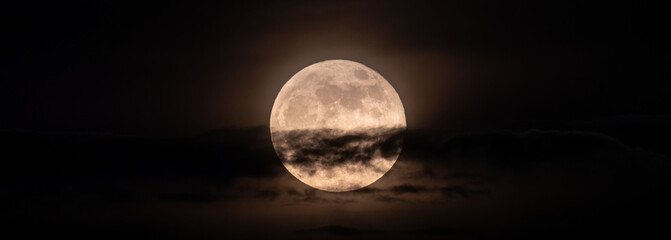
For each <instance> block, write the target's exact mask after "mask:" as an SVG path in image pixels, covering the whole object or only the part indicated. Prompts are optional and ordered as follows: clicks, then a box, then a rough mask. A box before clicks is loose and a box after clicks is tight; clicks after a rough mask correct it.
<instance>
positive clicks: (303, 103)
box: [270, 60, 406, 192]
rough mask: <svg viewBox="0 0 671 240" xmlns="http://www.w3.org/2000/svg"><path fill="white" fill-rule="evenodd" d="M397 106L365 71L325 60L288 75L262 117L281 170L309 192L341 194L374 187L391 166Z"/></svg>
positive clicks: (399, 117)
mask: <svg viewBox="0 0 671 240" xmlns="http://www.w3.org/2000/svg"><path fill="white" fill-rule="evenodd" d="M405 128H406V122H405V111H404V109H403V104H402V103H401V99H400V98H399V96H398V94H397V93H396V91H395V90H394V88H393V87H392V86H391V85H390V84H389V82H387V80H385V79H384V78H383V77H382V75H380V74H379V73H377V72H376V71H374V70H373V69H371V68H369V67H367V66H365V65H363V64H360V63H357V62H353V61H348V60H327V61H323V62H318V63H315V64H312V65H310V66H308V67H306V68H304V69H302V70H301V71H299V72H298V73H296V74H295V75H294V76H293V77H291V79H289V81H287V83H286V84H285V85H284V86H283V87H282V89H281V90H280V92H279V94H278V95H277V98H276V99H275V102H274V104H273V109H272V112H271V114H270V132H271V138H272V142H273V146H274V148H275V151H276V152H277V154H278V156H279V157H280V159H281V160H282V163H283V164H284V166H285V167H286V169H287V170H288V171H289V172H290V173H291V174H292V175H293V176H295V177H296V178H298V179H299V180H300V181H302V182H303V183H305V184H307V185H310V186H312V187H314V188H317V189H320V190H324V191H330V192H344V191H352V190H356V189H360V188H363V187H366V186H368V185H370V184H372V183H373V182H375V181H377V180H378V179H380V178H381V177H382V176H383V175H384V174H385V173H386V172H387V171H389V169H391V167H392V166H393V165H394V163H395V162H396V159H397V158H398V156H399V154H400V152H401V146H402V140H403V138H402V135H403V132H404V130H405Z"/></svg>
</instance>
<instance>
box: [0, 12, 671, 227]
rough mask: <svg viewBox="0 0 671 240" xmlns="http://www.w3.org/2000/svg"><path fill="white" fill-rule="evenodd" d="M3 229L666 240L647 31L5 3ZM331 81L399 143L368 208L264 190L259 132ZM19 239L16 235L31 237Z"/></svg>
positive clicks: (666, 123) (279, 188) (654, 74)
mask: <svg viewBox="0 0 671 240" xmlns="http://www.w3.org/2000/svg"><path fill="white" fill-rule="evenodd" d="M0 14H1V15H2V32H3V34H2V35H3V36H2V38H1V40H0V43H1V45H0V49H1V50H2V54H1V55H0V60H1V63H2V71H1V73H0V74H1V80H0V139H1V142H5V143H4V144H3V145H2V146H3V147H1V148H0V150H1V151H2V152H3V153H4V156H0V158H1V159H3V161H4V162H6V165H5V166H3V168H2V170H1V171H2V172H3V173H2V179H3V180H2V185H0V186H1V187H2V191H3V192H4V193H3V195H4V196H6V197H4V198H5V199H3V202H6V203H4V204H3V205H4V206H5V207H7V210H3V212H5V213H3V216H7V217H8V218H10V219H11V220H12V222H14V225H15V227H14V225H12V226H13V229H33V230H28V231H26V232H23V233H24V234H28V235H27V236H29V235H31V234H39V233H41V232H42V231H39V230H45V231H46V232H50V233H53V234H57V235H67V236H73V237H86V236H89V235H90V234H95V235H97V236H101V235H102V236H106V237H110V238H116V237H126V236H131V237H154V238H169V237H174V238H194V237H202V238H221V237H233V238H248V237H249V238H266V237H279V238H282V237H286V238H300V237H304V238H313V237H333V238H340V237H342V238H357V237H360V238H364V239H369V238H389V237H398V238H406V237H407V238H412V237H417V236H419V238H437V239H441V238H444V237H451V238H465V239H471V238H501V237H507V236H511V237H533V236H537V235H538V234H542V236H544V237H541V238H549V237H581V236H604V235H612V236H618V235H620V234H629V235H630V236H644V237H652V238H662V236H667V237H668V235H669V233H668V227H667V226H666V225H667V224H664V223H663V222H656V221H654V220H653V219H654V218H655V217H664V218H666V217H667V216H668V213H669V211H668V207H667V206H666V204H665V201H667V200H669V199H668V198H665V197H663V192H664V191H665V190H666V189H669V185H670V184H669V183H670V182H671V181H670V179H669V177H668V170H670V165H669V164H671V162H669V161H670V160H669V156H670V155H669V154H671V152H670V151H669V148H668V137H669V135H670V134H671V111H670V110H669V109H670V108H669V107H668V102H671V97H670V95H669V94H668V88H666V87H665V85H666V84H665V83H666V82H667V80H668V79H669V77H668V76H669V74H668V72H667V71H665V70H666V66H665V65H663V64H664V63H665V61H666V60H664V61H662V60H660V59H665V57H666V56H667V55H668V54H667V53H668V49H667V48H668V47H667V46H668V42H669V41H668V39H667V38H664V37H663V35H664V31H665V29H666V28H667V26H666V24H665V23H664V21H663V15H664V13H663V12H662V10H661V8H659V6H654V5H652V4H650V3H647V2H646V1H603V2H595V1H577V2H564V1H562V2H548V1H541V2H536V1H502V2H498V1H497V2H494V1H282V2H280V1H277V2H265V1H240V2H225V1H220V2H217V3H195V2H194V1H184V2H172V1H164V2H160V3H137V2H128V3H124V2H121V1H53V2H52V1H49V2H41V1H37V2H14V3H8V4H7V3H6V4H5V5H4V6H3V7H2V9H1V10H0ZM336 58H340V59H349V60H353V61H357V62H360V63H363V64H365V65H367V66H369V67H371V68H373V69H375V70H376V71H378V72H379V73H381V74H382V75H383V76H384V77H385V78H386V79H387V80H388V81H389V82H390V83H391V84H392V85H393V86H394V87H395V89H396V90H397V92H398V93H399V95H400V97H401V99H402V101H403V103H404V106H405V110H406V116H407V122H408V128H409V131H408V133H407V138H406V143H405V145H404V150H403V153H402V154H401V157H400V158H399V160H398V162H397V165H396V166H395V167H394V168H393V169H392V171H390V172H389V173H388V174H387V175H386V176H385V177H383V178H382V179H381V180H380V181H379V182H377V183H375V184H373V185H372V186H370V187H369V188H366V189H363V190H361V191H357V192H354V193H347V194H341V195H337V194H331V193H326V192H320V191H314V190H311V189H310V188H309V187H307V186H305V185H302V184H301V183H300V182H298V181H297V180H295V179H293V178H291V176H290V175H289V174H288V173H287V172H286V170H284V169H283V168H282V165H281V162H280V160H279V159H278V158H277V157H276V155H275V153H274V152H273V149H272V145H271V143H270V140H269V138H270V136H269V132H268V129H267V128H268V126H267V125H268V120H269V116H270V110H271V107H272V104H273V101H274V99H275V96H276V95H277V93H278V92H279V90H280V88H281V87H282V85H283V84H284V83H285V82H286V81H287V80H288V79H289V78H290V77H291V76H292V75H293V74H294V73H296V72H297V71H299V70H300V69H302V68H303V67H305V66H307V65H310V64H312V63H315V62H318V61H322V60H327V59H336ZM35 229H36V230H35Z"/></svg>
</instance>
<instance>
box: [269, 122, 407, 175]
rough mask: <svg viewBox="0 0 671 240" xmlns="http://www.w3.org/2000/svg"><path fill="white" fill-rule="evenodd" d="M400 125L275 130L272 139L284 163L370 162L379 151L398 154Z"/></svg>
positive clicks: (389, 155) (401, 137)
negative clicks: (398, 126) (353, 129)
mask: <svg viewBox="0 0 671 240" xmlns="http://www.w3.org/2000/svg"><path fill="white" fill-rule="evenodd" d="M403 130H404V129H401V128H391V129H389V128H377V129H370V130H366V131H355V132H343V131H341V130H336V129H314V130H291V131H275V132H273V133H272V134H273V139H274V141H275V143H276V144H278V145H275V148H276V150H277V152H278V153H279V154H280V155H281V156H282V157H281V158H282V159H283V161H284V162H285V164H292V165H297V166H300V167H304V168H313V167H314V164H317V163H318V164H320V166H327V167H329V166H337V165H342V164H347V163H364V164H365V163H368V162H369V161H370V160H372V159H373V158H374V157H375V154H376V153H379V154H380V155H381V157H383V158H393V157H396V156H397V155H398V154H399V153H400V150H401V144H402V141H403Z"/></svg>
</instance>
